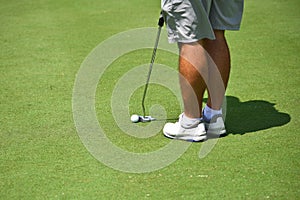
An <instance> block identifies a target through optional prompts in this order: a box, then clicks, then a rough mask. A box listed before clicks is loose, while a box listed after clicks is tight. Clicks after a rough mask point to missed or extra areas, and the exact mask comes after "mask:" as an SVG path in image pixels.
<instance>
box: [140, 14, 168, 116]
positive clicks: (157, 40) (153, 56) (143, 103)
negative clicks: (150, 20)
mask: <svg viewBox="0 0 300 200" xmlns="http://www.w3.org/2000/svg"><path fill="white" fill-rule="evenodd" d="M163 26H164V18H163V15H162V12H161V13H160V17H159V20H158V31H157V36H156V41H155V45H154V49H153V53H152V58H151V62H150V66H149V71H148V76H147V81H146V84H145V88H144V94H143V99H142V109H143V116H140V121H141V122H150V121H153V120H155V118H152V117H151V116H146V111H145V98H146V94H147V89H148V85H149V80H150V76H151V72H152V68H153V64H154V60H155V56H156V50H157V47H158V42H159V37H160V32H161V28H162V27H163Z"/></svg>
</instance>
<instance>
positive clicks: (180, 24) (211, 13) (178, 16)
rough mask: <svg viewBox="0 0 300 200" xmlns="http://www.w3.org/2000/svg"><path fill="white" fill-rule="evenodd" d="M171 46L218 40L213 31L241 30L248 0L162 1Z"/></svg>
mask: <svg viewBox="0 0 300 200" xmlns="http://www.w3.org/2000/svg"><path fill="white" fill-rule="evenodd" d="M161 7H162V11H163V15H164V18H165V21H166V24H167V30H168V39H169V42H170V43H174V42H181V43H191V42H196V41H198V40H201V39H203V38H208V39H211V40H213V39H215V35H214V31H213V30H239V29H240V24H241V20H242V14H243V8H244V0H162V1H161Z"/></svg>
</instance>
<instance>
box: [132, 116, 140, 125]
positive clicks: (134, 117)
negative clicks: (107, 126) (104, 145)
mask: <svg viewBox="0 0 300 200" xmlns="http://www.w3.org/2000/svg"><path fill="white" fill-rule="evenodd" d="M139 119H140V117H139V116H138V115H131V117H130V120H131V121H132V122H133V123H136V122H138V121H139Z"/></svg>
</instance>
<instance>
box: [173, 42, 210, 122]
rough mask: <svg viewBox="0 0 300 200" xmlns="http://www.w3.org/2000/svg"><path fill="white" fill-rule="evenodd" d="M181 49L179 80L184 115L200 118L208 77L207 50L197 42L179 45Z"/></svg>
mask: <svg viewBox="0 0 300 200" xmlns="http://www.w3.org/2000/svg"><path fill="white" fill-rule="evenodd" d="M179 48H180V57H179V72H180V79H179V80H180V87H181V94H182V98H183V104H184V114H185V116H187V117H189V118H200V117H201V115H202V113H201V111H202V99H203V94H204V91H205V89H206V84H205V79H206V78H207V76H208V71H207V63H206V55H205V50H204V49H203V47H202V46H201V45H200V44H199V43H197V42H196V43H188V44H179Z"/></svg>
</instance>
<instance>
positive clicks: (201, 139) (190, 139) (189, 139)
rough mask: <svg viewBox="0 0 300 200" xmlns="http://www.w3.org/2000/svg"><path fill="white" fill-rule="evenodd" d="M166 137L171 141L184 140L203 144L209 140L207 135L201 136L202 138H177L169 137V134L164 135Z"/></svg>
mask: <svg viewBox="0 0 300 200" xmlns="http://www.w3.org/2000/svg"><path fill="white" fill-rule="evenodd" d="M164 136H165V137H167V138H169V139H175V140H184V141H187V142H202V141H205V140H206V139H207V136H206V135H201V136H180V137H178V136H177V137H175V136H172V135H169V134H167V133H164Z"/></svg>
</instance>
